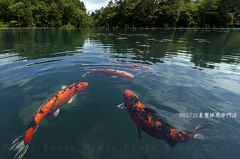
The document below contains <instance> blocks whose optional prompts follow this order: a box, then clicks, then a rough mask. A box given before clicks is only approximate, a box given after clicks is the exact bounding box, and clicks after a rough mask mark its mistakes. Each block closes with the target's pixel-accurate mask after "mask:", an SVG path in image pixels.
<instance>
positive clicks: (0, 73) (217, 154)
mask: <svg viewBox="0 0 240 159" xmlns="http://www.w3.org/2000/svg"><path fill="white" fill-rule="evenodd" d="M239 35H240V31H238V30H236V31H234V30H226V31H222V32H217V31H207V32H206V31H204V30H203V31H201V30H198V31H173V30H172V31H165V30H155V31H152V30H148V31H147V30H145V31H132V30H129V31H125V30H117V31H111V30H110V31H106V30H102V31H99V30H97V29H96V30H93V29H91V30H84V29H83V30H80V29H78V30H76V29H75V30H74V29H72V30H71V29H57V28H56V29H45V30H44V29H42V30H40V29H36V30H25V29H15V30H12V29H8V30H1V31H0V41H1V44H0V92H1V93H0V100H1V106H0V120H1V123H0V127H1V132H0V144H1V145H2V148H1V149H0V156H1V158H13V157H14V155H15V152H10V151H9V150H7V149H8V148H9V146H10V144H11V143H12V141H13V140H14V139H15V138H17V137H18V136H20V135H21V134H22V133H23V132H24V131H25V130H26V129H27V126H28V124H29V122H30V120H31V118H32V115H33V114H34V113H35V112H36V110H37V109H38V108H39V107H40V106H41V105H42V104H43V103H44V102H45V101H46V100H47V99H48V98H50V97H51V96H52V95H53V94H55V93H56V92H58V91H59V90H60V89H61V87H62V86H63V85H70V84H72V83H75V82H88V83H89V86H88V87H87V88H86V89H85V90H83V91H82V92H80V93H79V94H78V95H77V97H76V99H75V100H74V101H73V102H72V103H71V104H67V103H66V104H64V105H63V106H62V107H61V111H60V113H59V115H58V117H57V118H54V117H53V116H52V115H49V116H47V117H46V118H44V119H43V120H42V122H41V123H40V126H39V128H38V130H37V132H36V133H35V134H34V135H33V138H32V139H33V140H32V141H31V143H30V147H29V149H28V151H27V152H26V154H25V155H24V157H23V158H36V159H37V158H39V159H41V158H46V159H48V158H49V159H50V158H51V159H53V158H79V159H82V158H84V159H85V158H86V159H88V158H89V159H90V158H91V159H103V158H104V159H107V158H109V159H110V158H119V159H122V158H124V159H127V158H129V159H132V158H144V159H147V158H149V159H151V158H154V159H155V158H163V159H166V158H183V159H185V158H195V159H204V158H215V159H222V158H232V159H234V158H239V156H240V153H239V152H240V145H239V144H240V139H239V133H240V125H239V124H240V120H239V114H240V111H239V103H240V89H239V84H240V64H239V62H240V47H239V43H240V39H239ZM112 61H119V62H131V63H136V64H142V65H145V66H149V67H151V68H153V69H154V70H153V71H148V70H135V69H134V68H128V67H126V66H124V65H119V64H116V63H113V62H112ZM99 67H101V68H102V67H103V68H114V69H118V70H122V71H126V72H128V73H131V74H132V75H134V76H135V78H133V79H125V78H112V77H105V76H104V74H101V73H94V72H92V73H90V74H88V75H86V76H85V77H82V75H83V74H84V73H85V69H89V68H99ZM126 89H130V90H131V91H133V92H135V93H136V94H137V95H138V97H139V98H140V100H141V101H142V103H143V104H144V105H145V106H147V107H150V108H153V109H157V110H158V114H159V116H160V117H161V118H162V119H163V120H164V121H166V122H167V123H169V124H171V125H173V126H175V127H177V128H178V129H181V130H188V131H190V130H192V129H193V128H195V127H196V126H197V125H198V124H200V123H202V122H204V121H210V122H213V124H214V129H212V130H203V131H201V133H202V134H204V136H205V140H204V141H200V140H190V141H188V142H185V143H178V145H177V146H176V148H175V149H174V148H171V147H169V146H168V145H167V144H166V142H165V141H162V140H157V139H155V138H153V137H151V136H149V135H147V134H146V133H144V132H142V139H141V140H140V141H138V140H136V138H135V124H134V123H133V121H132V120H131V118H130V117H129V115H128V113H127V111H126V110H120V109H118V108H117V107H116V106H117V105H118V104H120V103H123V102H124V99H123V92H124V91H125V90H126ZM191 113H192V114H191ZM224 114H225V115H224ZM201 115H203V116H202V117H201ZM210 115H211V116H210ZM218 115H219V116H218Z"/></svg>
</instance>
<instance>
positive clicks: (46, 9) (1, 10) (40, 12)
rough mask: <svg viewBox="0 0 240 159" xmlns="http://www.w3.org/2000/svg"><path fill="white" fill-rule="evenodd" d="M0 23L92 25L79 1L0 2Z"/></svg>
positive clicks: (3, 0) (10, 0)
mask: <svg viewBox="0 0 240 159" xmlns="http://www.w3.org/2000/svg"><path fill="white" fill-rule="evenodd" d="M0 6H1V7H0V22H3V23H7V24H9V25H10V26H24V27H26V26H31V25H36V26H37V27H41V26H46V25H48V26H55V27H59V26H64V25H67V26H75V27H83V26H84V25H87V24H92V22H91V18H90V17H89V16H88V15H87V14H86V8H85V5H84V3H83V2H81V1H79V0H0Z"/></svg>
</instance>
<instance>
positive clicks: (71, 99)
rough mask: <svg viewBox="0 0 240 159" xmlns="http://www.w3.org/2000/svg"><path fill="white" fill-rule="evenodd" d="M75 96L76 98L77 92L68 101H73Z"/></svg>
mask: <svg viewBox="0 0 240 159" xmlns="http://www.w3.org/2000/svg"><path fill="white" fill-rule="evenodd" d="M75 98H76V94H75V95H74V96H72V98H70V99H69V101H68V103H72V102H73V101H74V99H75Z"/></svg>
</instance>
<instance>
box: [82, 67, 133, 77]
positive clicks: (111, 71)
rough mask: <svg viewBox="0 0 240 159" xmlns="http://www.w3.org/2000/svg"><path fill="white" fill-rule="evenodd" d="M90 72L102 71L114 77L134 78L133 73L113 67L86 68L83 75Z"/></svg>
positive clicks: (107, 75)
mask: <svg viewBox="0 0 240 159" xmlns="http://www.w3.org/2000/svg"><path fill="white" fill-rule="evenodd" d="M90 72H101V73H103V74H105V76H106V77H110V76H113V77H123V78H134V76H133V75H131V74H130V73H127V72H125V71H120V70H115V69H111V68H96V69H86V73H85V74H83V77H84V76H85V75H87V74H89V73H90Z"/></svg>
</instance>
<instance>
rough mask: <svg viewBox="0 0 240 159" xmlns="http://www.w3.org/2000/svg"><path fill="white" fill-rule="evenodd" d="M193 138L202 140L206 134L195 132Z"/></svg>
mask: <svg viewBox="0 0 240 159" xmlns="http://www.w3.org/2000/svg"><path fill="white" fill-rule="evenodd" d="M193 138H194V139H198V140H201V141H204V136H203V134H200V133H196V134H194V135H193Z"/></svg>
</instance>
